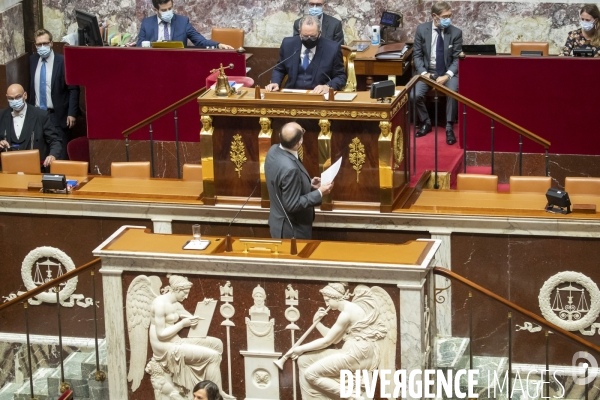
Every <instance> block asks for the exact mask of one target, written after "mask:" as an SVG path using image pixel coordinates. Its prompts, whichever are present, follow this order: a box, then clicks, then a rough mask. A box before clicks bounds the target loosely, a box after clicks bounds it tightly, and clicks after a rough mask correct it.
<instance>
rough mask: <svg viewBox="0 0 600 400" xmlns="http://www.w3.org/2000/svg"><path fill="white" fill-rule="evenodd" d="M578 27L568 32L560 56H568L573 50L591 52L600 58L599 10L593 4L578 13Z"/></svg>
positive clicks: (585, 6) (582, 8)
mask: <svg viewBox="0 0 600 400" xmlns="http://www.w3.org/2000/svg"><path fill="white" fill-rule="evenodd" d="M579 17H580V21H579V24H580V27H579V28H578V29H576V30H574V31H571V32H569V36H568V37H567V43H565V47H563V51H562V53H561V54H560V55H561V56H570V55H572V53H573V50H575V49H585V50H592V51H593V54H594V57H600V10H598V6H597V5H595V4H586V5H584V6H583V7H581V10H580V11H579Z"/></svg>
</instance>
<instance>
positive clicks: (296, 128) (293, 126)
mask: <svg viewBox="0 0 600 400" xmlns="http://www.w3.org/2000/svg"><path fill="white" fill-rule="evenodd" d="M302 135H304V128H302V127H301V126H300V125H298V124H297V123H295V122H288V123H287V124H285V125H284V126H283V128H281V132H280V133H279V141H280V142H281V145H282V146H283V147H285V148H286V149H288V150H296V148H295V147H296V146H297V145H298V143H299V142H300V140H301V139H302Z"/></svg>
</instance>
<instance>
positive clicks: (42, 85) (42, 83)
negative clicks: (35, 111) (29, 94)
mask: <svg viewBox="0 0 600 400" xmlns="http://www.w3.org/2000/svg"><path fill="white" fill-rule="evenodd" d="M39 93H40V108H41V109H42V110H47V109H48V102H47V100H46V59H45V58H42V68H41V69H40V91H39Z"/></svg>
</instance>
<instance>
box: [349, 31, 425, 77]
mask: <svg viewBox="0 0 600 400" xmlns="http://www.w3.org/2000/svg"><path fill="white" fill-rule="evenodd" d="M361 42H362V43H365V42H367V43H369V41H353V42H352V43H350V47H352V46H356V45H357V44H358V43H361ZM378 49H379V46H377V45H370V46H369V47H368V48H367V49H366V50H365V51H360V52H359V51H357V52H356V58H355V59H354V70H355V71H356V75H357V76H361V75H364V76H366V84H367V88H368V87H370V86H371V84H372V83H373V80H374V76H376V75H388V77H389V76H394V77H396V76H406V75H407V74H408V77H409V78H410V75H411V73H410V72H411V61H412V52H413V49H412V47H411V48H410V49H408V50H407V52H406V53H405V54H404V56H403V57H402V58H400V59H398V60H378V59H377V58H376V57H375V54H377V50H378Z"/></svg>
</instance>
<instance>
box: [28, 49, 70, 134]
mask: <svg viewBox="0 0 600 400" xmlns="http://www.w3.org/2000/svg"><path fill="white" fill-rule="evenodd" d="M39 60H40V56H39V54H37V53H36V54H34V55H32V56H31V57H30V58H29V77H30V79H29V92H27V101H28V103H29V104H31V105H33V106H35V98H36V92H37V90H38V89H39V88H36V87H35V83H34V82H35V70H36V68H37V65H38V61H39ZM50 96H51V97H52V104H53V106H54V114H51V115H50V118H51V119H52V122H53V123H54V125H55V126H60V127H61V128H63V129H66V128H67V117H77V112H78V111H79V86H73V85H67V83H66V82H65V57H64V56H63V55H61V54H56V53H54V65H53V66H52V82H51V83H50Z"/></svg>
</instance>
